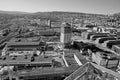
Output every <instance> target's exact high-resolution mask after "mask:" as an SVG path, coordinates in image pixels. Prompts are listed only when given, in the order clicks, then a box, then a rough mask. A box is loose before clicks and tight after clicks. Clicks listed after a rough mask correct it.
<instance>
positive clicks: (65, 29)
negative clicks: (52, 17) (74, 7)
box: [60, 23, 71, 45]
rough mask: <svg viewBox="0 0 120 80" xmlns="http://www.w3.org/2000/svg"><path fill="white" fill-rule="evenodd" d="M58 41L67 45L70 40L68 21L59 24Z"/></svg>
mask: <svg viewBox="0 0 120 80" xmlns="http://www.w3.org/2000/svg"><path fill="white" fill-rule="evenodd" d="M60 42H61V43H63V44H64V45H67V44H69V43H70V42H71V25H70V24H68V23H62V24H61V35H60Z"/></svg>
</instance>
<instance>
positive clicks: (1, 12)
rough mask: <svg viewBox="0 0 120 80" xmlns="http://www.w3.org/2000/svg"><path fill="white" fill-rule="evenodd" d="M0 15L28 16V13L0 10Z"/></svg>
mask: <svg viewBox="0 0 120 80" xmlns="http://www.w3.org/2000/svg"><path fill="white" fill-rule="evenodd" d="M0 14H30V13H28V12H20V11H2V10H0Z"/></svg>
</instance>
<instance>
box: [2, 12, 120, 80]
mask: <svg viewBox="0 0 120 80" xmlns="http://www.w3.org/2000/svg"><path fill="white" fill-rule="evenodd" d="M119 61H120V14H119V13H116V14H111V15H103V14H87V13H77V12H57V11H54V12H37V13H24V12H9V11H8V12H7V11H0V80H120V62H119Z"/></svg>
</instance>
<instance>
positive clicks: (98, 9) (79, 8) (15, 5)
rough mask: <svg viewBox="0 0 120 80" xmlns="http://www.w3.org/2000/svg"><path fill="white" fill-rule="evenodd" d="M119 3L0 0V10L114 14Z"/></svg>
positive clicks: (103, 0)
mask: <svg viewBox="0 0 120 80" xmlns="http://www.w3.org/2000/svg"><path fill="white" fill-rule="evenodd" d="M119 3H120V0H0V10H4V11H21V12H32V13H33V12H50V11H65V12H66V11H67V12H82V13H94V14H114V13H119V12H120V5H119Z"/></svg>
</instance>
